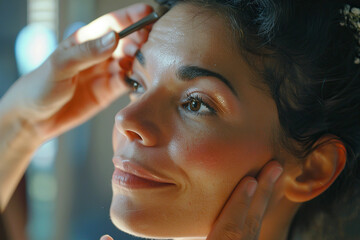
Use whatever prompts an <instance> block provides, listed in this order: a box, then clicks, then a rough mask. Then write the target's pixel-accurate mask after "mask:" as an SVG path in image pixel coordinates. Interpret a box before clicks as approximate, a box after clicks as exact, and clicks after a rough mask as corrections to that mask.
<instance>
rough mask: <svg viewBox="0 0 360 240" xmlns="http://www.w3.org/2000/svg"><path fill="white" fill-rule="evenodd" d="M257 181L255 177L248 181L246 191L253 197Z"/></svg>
mask: <svg viewBox="0 0 360 240" xmlns="http://www.w3.org/2000/svg"><path fill="white" fill-rule="evenodd" d="M257 185H258V184H257V181H256V180H255V179H251V180H248V181H247V183H246V193H247V195H248V197H252V196H253V195H254V194H255V191H256V188H257Z"/></svg>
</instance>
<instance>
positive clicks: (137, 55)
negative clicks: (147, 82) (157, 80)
mask: <svg viewBox="0 0 360 240" xmlns="http://www.w3.org/2000/svg"><path fill="white" fill-rule="evenodd" d="M135 58H136V59H137V60H138V61H139V63H140V64H141V65H142V66H143V67H145V58H144V55H143V54H142V52H141V51H140V49H138V50H137V51H136V53H135Z"/></svg>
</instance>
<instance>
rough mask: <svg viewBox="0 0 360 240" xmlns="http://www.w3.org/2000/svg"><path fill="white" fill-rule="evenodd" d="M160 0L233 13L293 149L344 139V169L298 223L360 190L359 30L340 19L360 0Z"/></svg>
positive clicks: (245, 51) (299, 152)
mask: <svg viewBox="0 0 360 240" xmlns="http://www.w3.org/2000/svg"><path fill="white" fill-rule="evenodd" d="M157 2H158V3H160V4H162V5H163V6H166V7H167V8H171V7H172V6H174V5H176V4H179V3H191V4H196V5H198V6H199V7H203V8H207V9H210V10H213V11H216V12H218V13H220V15H222V16H223V17H225V19H226V20H228V22H229V23H230V26H231V30H232V32H233V33H235V34H234V35H235V37H236V39H235V40H236V41H237V42H238V45H239V49H240V51H241V54H242V55H243V56H244V58H245V59H246V60H247V62H248V63H249V65H250V66H251V67H252V68H253V69H255V70H256V71H257V72H259V73H261V76H262V79H263V82H262V84H265V86H266V88H267V90H268V92H269V93H270V94H271V96H272V98H273V99H274V100H275V102H276V105H277V110H278V116H279V120H280V126H281V134H279V136H282V137H281V143H282V145H283V146H285V147H286V149H288V150H289V151H290V152H291V153H292V154H293V155H295V156H297V157H298V158H299V159H303V158H305V157H306V156H307V155H308V154H309V153H311V151H313V150H314V149H315V148H316V147H317V145H316V144H317V141H318V140H319V139H320V138H322V137H324V136H329V137H331V138H333V139H334V138H335V139H338V140H340V141H341V142H343V143H344V145H345V147H346V150H347V163H346V167H345V169H344V170H343V172H342V173H341V174H340V176H339V177H338V179H337V180H336V181H335V182H334V184H333V185H332V186H331V187H330V188H329V189H328V190H327V191H326V192H324V193H323V194H321V195H320V196H319V197H317V198H315V199H313V200H311V201H309V202H307V203H305V204H303V205H302V207H301V209H300V210H299V212H298V214H297V217H296V218H295V222H296V225H303V226H306V224H305V223H309V222H310V221H311V219H312V218H314V216H315V214H316V213H319V214H320V213H324V212H327V213H331V211H330V210H332V209H334V206H335V205H336V204H337V203H339V202H343V201H345V202H347V201H348V198H352V197H353V196H354V195H353V194H354V190H356V189H357V188H359V185H358V184H359V175H360V169H359V165H358V159H359V154H360V64H354V59H355V57H356V55H357V54H358V52H357V49H358V48H359V44H360V43H358V42H357V40H356V38H355V37H354V33H355V31H354V29H351V28H349V27H344V26H340V22H341V21H342V19H343V16H342V15H341V14H340V9H343V8H344V5H345V3H346V4H349V5H351V6H353V7H360V1H359V0H348V1H346V2H345V1H344V2H343V1H341V0H302V1H298V0H251V1H250V0H223V1H220V0H168V1H167V0H157ZM359 51H360V50H359ZM259 61H260V62H261V64H259ZM289 139H292V140H293V141H289ZM290 142H295V143H296V144H289V143H290Z"/></svg>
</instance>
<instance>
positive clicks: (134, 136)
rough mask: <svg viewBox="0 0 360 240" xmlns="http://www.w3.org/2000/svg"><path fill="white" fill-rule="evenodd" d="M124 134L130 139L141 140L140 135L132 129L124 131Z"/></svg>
mask: <svg viewBox="0 0 360 240" xmlns="http://www.w3.org/2000/svg"><path fill="white" fill-rule="evenodd" d="M125 134H126V135H127V137H128V138H129V139H130V140H132V141H133V140H136V139H137V140H143V139H142V137H141V136H140V135H139V134H137V133H136V132H133V131H125Z"/></svg>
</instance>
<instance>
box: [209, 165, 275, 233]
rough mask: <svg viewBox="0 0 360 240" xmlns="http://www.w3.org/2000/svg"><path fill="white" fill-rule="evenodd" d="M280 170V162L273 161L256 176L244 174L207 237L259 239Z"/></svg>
mask: <svg viewBox="0 0 360 240" xmlns="http://www.w3.org/2000/svg"><path fill="white" fill-rule="evenodd" d="M281 173H282V167H281V165H280V164H279V163H277V162H275V161H271V162H269V163H267V164H266V165H265V167H264V168H263V169H262V170H261V172H260V173H259V175H258V177H257V178H256V179H255V178H253V177H245V178H243V179H242V180H241V181H240V182H239V183H238V185H237V187H236V188H235V190H234V191H233V193H232V195H231V196H230V198H229V199H228V201H227V203H226V204H225V206H224V208H223V209H222V211H221V213H220V215H219V216H218V218H217V220H216V221H215V224H214V225H213V229H212V231H211V232H210V234H209V235H208V237H207V240H220V239H222V240H224V239H226V240H256V239H258V237H259V233H260V229H261V223H262V220H263V216H264V213H265V211H266V209H267V206H268V203H269V199H270V197H271V194H272V192H273V188H274V185H275V183H276V181H277V179H278V178H279V176H280V175H281Z"/></svg>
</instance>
